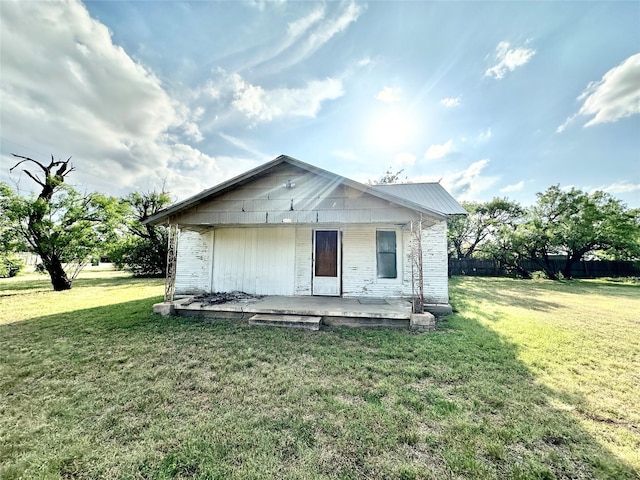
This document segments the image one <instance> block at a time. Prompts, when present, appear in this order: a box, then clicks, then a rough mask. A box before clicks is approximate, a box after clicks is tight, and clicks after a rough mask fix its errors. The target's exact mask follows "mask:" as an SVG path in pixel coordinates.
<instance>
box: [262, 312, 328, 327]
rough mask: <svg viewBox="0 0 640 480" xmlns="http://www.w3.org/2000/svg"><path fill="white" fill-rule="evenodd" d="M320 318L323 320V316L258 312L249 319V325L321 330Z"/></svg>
mask: <svg viewBox="0 0 640 480" xmlns="http://www.w3.org/2000/svg"><path fill="white" fill-rule="evenodd" d="M320 320H322V317H311V316H308V315H273V314H266V313H257V314H256V315H254V316H253V317H251V318H250V319H249V325H266V326H270V327H289V328H304V329H306V330H320Z"/></svg>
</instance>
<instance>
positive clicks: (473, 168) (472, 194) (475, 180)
mask: <svg viewBox="0 0 640 480" xmlns="http://www.w3.org/2000/svg"><path fill="white" fill-rule="evenodd" d="M488 165H489V160H488V159H482V160H478V161H477V162H474V163H472V164H471V165H469V166H468V167H467V168H466V169H464V170H460V171H458V172H453V173H449V174H445V175H443V176H441V177H436V176H433V175H429V176H422V177H414V178H411V179H410V181H411V182H439V183H440V184H441V185H442V186H443V187H444V188H445V189H446V190H447V191H448V192H449V193H450V194H451V195H452V196H453V197H454V198H456V199H457V200H480V199H481V197H482V195H481V194H482V193H483V192H486V191H487V190H489V189H490V188H492V187H493V186H494V185H495V184H496V182H497V181H498V180H499V177H497V176H490V175H489V176H488V175H485V174H484V173H483V171H484V170H485V168H486V167H487V166H488Z"/></svg>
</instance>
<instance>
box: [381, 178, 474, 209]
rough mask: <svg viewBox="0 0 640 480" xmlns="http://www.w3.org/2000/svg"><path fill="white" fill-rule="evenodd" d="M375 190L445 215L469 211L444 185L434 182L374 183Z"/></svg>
mask: <svg viewBox="0 0 640 480" xmlns="http://www.w3.org/2000/svg"><path fill="white" fill-rule="evenodd" d="M371 187H372V188H373V189H374V190H377V191H380V192H385V193H390V194H392V195H395V196H396V197H400V198H403V199H405V200H407V201H409V202H413V203H417V204H418V205H422V206H423V207H424V208H428V209H429V210H433V211H436V212H439V213H442V214H444V215H466V214H467V211H466V210H465V209H464V208H463V207H462V206H461V205H460V204H459V203H458V202H457V201H456V199H455V198H453V197H452V196H451V195H450V194H449V192H447V191H446V190H445V189H444V187H443V186H442V185H440V184H439V183H437V182H434V183H392V184H384V185H372V186H371Z"/></svg>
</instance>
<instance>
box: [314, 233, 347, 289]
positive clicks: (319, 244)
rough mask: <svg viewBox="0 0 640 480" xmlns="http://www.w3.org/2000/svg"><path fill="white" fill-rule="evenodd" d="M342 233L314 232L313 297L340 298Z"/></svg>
mask: <svg viewBox="0 0 640 480" xmlns="http://www.w3.org/2000/svg"><path fill="white" fill-rule="evenodd" d="M340 250H341V248H340V232H339V231H338V230H314V232H313V288H312V293H313V295H327V296H336V297H338V296H340V273H341V272H340V263H341V262H340Z"/></svg>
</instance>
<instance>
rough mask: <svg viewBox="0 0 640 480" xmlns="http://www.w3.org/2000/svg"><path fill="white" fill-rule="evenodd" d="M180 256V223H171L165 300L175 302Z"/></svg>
mask: <svg viewBox="0 0 640 480" xmlns="http://www.w3.org/2000/svg"><path fill="white" fill-rule="evenodd" d="M177 258H178V225H176V224H175V223H172V224H170V225H169V245H168V247H167V276H166V279H165V284H164V301H165V302H173V295H174V293H175V291H176V261H177Z"/></svg>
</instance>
